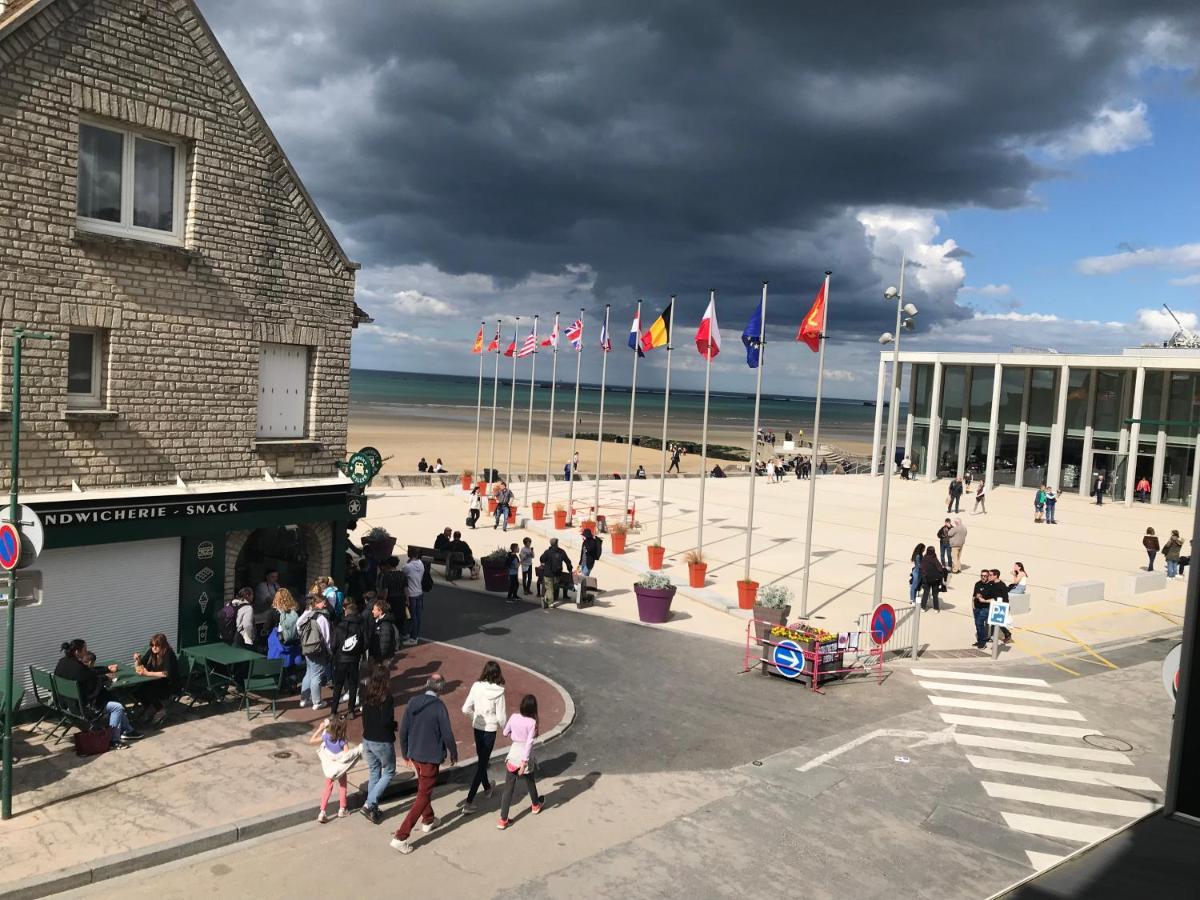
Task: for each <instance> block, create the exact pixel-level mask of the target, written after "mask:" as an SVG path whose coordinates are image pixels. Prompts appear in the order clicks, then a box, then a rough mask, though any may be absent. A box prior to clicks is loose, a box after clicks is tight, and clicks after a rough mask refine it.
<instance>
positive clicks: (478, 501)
mask: <svg viewBox="0 0 1200 900" xmlns="http://www.w3.org/2000/svg"><path fill="white" fill-rule="evenodd" d="M482 512H483V497H482V495H480V493H479V486H478V485H476V486H475V487H473V488H471V499H470V500H469V501H468V502H467V524H468V525H469V526H470V527H472V528H474V527H475V526H476V524H478V522H479V516H480V514H481V513H482Z"/></svg>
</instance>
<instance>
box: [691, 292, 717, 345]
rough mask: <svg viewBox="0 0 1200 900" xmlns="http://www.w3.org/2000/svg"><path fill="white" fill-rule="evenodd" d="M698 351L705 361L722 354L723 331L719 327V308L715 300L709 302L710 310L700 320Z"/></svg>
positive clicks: (697, 331)
mask: <svg viewBox="0 0 1200 900" xmlns="http://www.w3.org/2000/svg"><path fill="white" fill-rule="evenodd" d="M696 349H697V350H699V351H700V355H701V356H703V357H704V358H705V359H713V358H715V357H716V355H717V354H718V353H720V352H721V329H720V328H719V327H718V326H717V306H716V302H715V301H713V300H711V299H710V300H709V301H708V309H707V310H705V312H704V318H703V319H701V320H700V327H699V328H698V329H697V330H696Z"/></svg>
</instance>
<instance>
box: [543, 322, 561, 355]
mask: <svg viewBox="0 0 1200 900" xmlns="http://www.w3.org/2000/svg"><path fill="white" fill-rule="evenodd" d="M542 346H543V347H557V346H558V316H555V317H554V328H553V329H552V330H551V331H550V334H549V335H548V336H546V337H545V338H543V339H542Z"/></svg>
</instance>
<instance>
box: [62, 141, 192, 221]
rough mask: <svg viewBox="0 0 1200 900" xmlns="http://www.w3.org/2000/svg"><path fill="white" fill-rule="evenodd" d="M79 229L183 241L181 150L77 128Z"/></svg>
mask: <svg viewBox="0 0 1200 900" xmlns="http://www.w3.org/2000/svg"><path fill="white" fill-rule="evenodd" d="M76 211H77V214H78V216H79V225H80V227H82V228H84V229H86V230H88V231H98V232H102V233H104V234H115V235H120V236H125V237H137V238H141V239H143V240H152V241H158V242H161V243H175V244H177V243H182V241H183V147H182V146H181V145H180V144H177V143H173V142H170V141H163V140H158V139H157V138H150V137H146V136H145V135H141V134H138V133H136V132H133V131H125V130H121V129H116V128H110V127H108V126H100V125H93V124H91V123H89V122H81V123H80V125H79V196H78V200H77V203H76Z"/></svg>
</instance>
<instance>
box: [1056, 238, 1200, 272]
mask: <svg viewBox="0 0 1200 900" xmlns="http://www.w3.org/2000/svg"><path fill="white" fill-rule="evenodd" d="M1138 267H1143V268H1144V267H1155V268H1166V269H1193V268H1200V244H1180V245H1178V246H1176V247H1146V248H1143V249H1138V250H1125V251H1122V252H1121V253H1112V254H1109V255H1108V256H1088V257H1085V258H1084V259H1081V260H1079V262H1077V263H1076V264H1075V268H1077V269H1078V270H1079V271H1080V272H1081V273H1083V274H1084V275H1112V274H1114V273H1116V272H1123V271H1124V270H1126V269H1133V268H1138Z"/></svg>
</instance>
